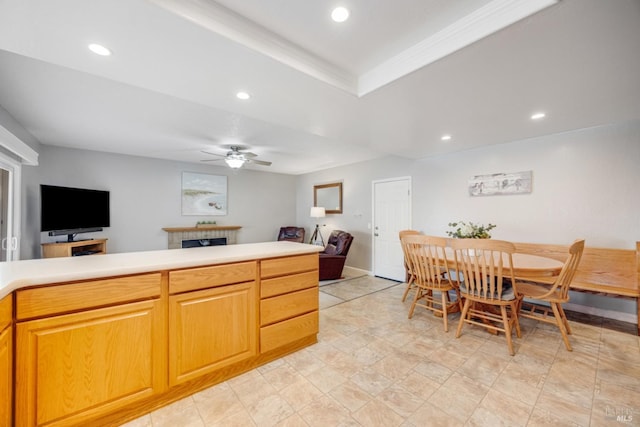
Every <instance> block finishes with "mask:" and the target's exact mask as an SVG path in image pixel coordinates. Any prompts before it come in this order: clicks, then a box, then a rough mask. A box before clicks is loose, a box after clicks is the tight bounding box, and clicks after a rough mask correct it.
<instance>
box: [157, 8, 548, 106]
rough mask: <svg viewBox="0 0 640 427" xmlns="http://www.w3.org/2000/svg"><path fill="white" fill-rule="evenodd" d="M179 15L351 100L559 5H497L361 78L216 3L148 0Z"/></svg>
mask: <svg viewBox="0 0 640 427" xmlns="http://www.w3.org/2000/svg"><path fill="white" fill-rule="evenodd" d="M149 1H150V2H151V3H154V4H156V5H158V6H160V7H162V8H164V9H166V10H168V11H169V12H171V13H174V14H175V15H178V16H181V17H183V18H185V19H187V20H189V21H191V22H193V23H195V24H197V25H200V26H201V27H203V28H206V29H208V30H210V31H213V32H215V33H217V34H219V35H221V36H223V37H225V38H227V39H229V40H232V41H234V42H236V43H239V44H241V45H243V46H245V47H248V48H250V49H252V50H254V51H256V52H259V53H261V54H263V55H266V56H269V57H271V58H273V59H275V60H276V61H279V62H280V63H282V64H285V65H287V66H289V67H291V68H294V69H296V70H298V71H300V72H303V73H305V74H307V75H309V76H311V77H314V78H316V79H318V80H320V81H323V82H325V83H327V84H330V85H332V86H334V87H336V88H338V89H341V90H344V91H346V92H348V93H350V94H353V95H356V96H358V97H362V96H364V95H366V94H368V93H371V92H373V91H375V90H376V89H379V88H381V87H382V86H385V85H387V84H389V83H391V82H393V81H395V80H397V79H399V78H401V77H403V76H406V75H407V74H409V73H412V72H414V71H416V70H418V69H420V68H422V67H424V66H426V65H429V64H431V63H433V62H435V61H437V60H439V59H442V58H444V57H445V56H447V55H450V54H452V53H454V52H456V51H458V50H460V49H462V48H464V47H466V46H469V45H470V44H472V43H474V42H476V41H478V40H480V39H482V38H484V37H487V36H488V35H490V34H493V33H495V32H497V31H499V30H501V29H503V28H505V27H508V26H509V25H511V24H513V23H515V22H517V21H519V20H521V19H523V18H526V17H527V16H530V15H532V14H534V13H536V12H539V11H540V10H542V9H545V8H547V7H549V6H551V5H553V4H556V3H557V2H558V1H560V0H494V1H492V2H490V3H488V4H486V5H485V6H483V7H481V8H479V9H477V10H475V11H474V12H473V13H471V14H469V15H467V16H465V17H464V18H462V19H460V20H458V21H456V22H455V23H453V24H451V25H449V26H448V27H446V28H444V29H442V30H441V31H439V32H437V33H436V34H434V35H432V36H430V37H428V38H426V39H424V40H422V41H421V42H419V43H417V44H415V45H414V46H412V47H410V48H409V49H406V50H405V51H403V52H401V53H399V54H397V55H395V56H393V57H391V58H389V59H388V60H386V61H384V62H382V63H381V64H379V65H377V66H376V67H374V68H372V69H371V70H369V71H367V72H365V73H363V74H362V75H360V76H354V75H352V74H351V73H349V72H347V71H346V70H344V69H342V68H340V67H338V66H336V65H334V64H332V63H330V62H328V61H326V60H324V59H322V58H320V57H318V56H316V55H314V54H312V53H311V52H309V51H308V50H306V49H304V48H302V47H300V46H298V45H296V44H295V43H293V42H291V41H289V40H287V39H285V38H283V37H281V36H279V35H278V34H276V33H274V32H272V31H270V30H268V29H267V28H265V27H263V26H261V25H259V24H257V23H256V22H254V21H251V20H249V19H247V18H245V17H244V16H242V15H240V14H238V13H236V12H234V11H232V10H230V9H228V8H226V7H224V6H222V5H220V4H219V3H216V2H215V1H213V0H149Z"/></svg>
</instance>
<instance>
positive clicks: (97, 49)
mask: <svg viewBox="0 0 640 427" xmlns="http://www.w3.org/2000/svg"><path fill="white" fill-rule="evenodd" d="M89 50H90V51H91V52H93V53H95V54H96V55H100V56H109V55H111V51H110V50H109V49H107V48H106V47H104V46H102V45H101V44H97V43H91V44H90V45H89Z"/></svg>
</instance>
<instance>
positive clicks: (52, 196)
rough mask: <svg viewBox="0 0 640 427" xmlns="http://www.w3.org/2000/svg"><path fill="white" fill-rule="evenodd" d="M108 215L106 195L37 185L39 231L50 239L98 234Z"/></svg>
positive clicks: (102, 192) (78, 189) (94, 191)
mask: <svg viewBox="0 0 640 427" xmlns="http://www.w3.org/2000/svg"><path fill="white" fill-rule="evenodd" d="M109 213H110V211H109V192H108V191H103V190H88V189H84V188H71V187H58V186H54V185H40V229H41V231H49V232H50V233H49V234H50V235H56V234H71V233H82V232H87V231H99V230H91V229H95V228H101V227H109ZM83 229H85V230H84V231H83ZM56 231H61V232H60V233H55V232H56Z"/></svg>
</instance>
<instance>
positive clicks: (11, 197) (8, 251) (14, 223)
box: [0, 154, 21, 261]
mask: <svg viewBox="0 0 640 427" xmlns="http://www.w3.org/2000/svg"><path fill="white" fill-rule="evenodd" d="M20 172H21V170H20V164H19V163H17V162H15V161H14V160H12V159H11V158H9V157H7V156H4V155H2V154H0V261H13V260H17V259H19V253H20V252H19V246H18V245H19V240H18V235H19V228H20V221H19V209H20V204H19V197H18V195H19V192H20V187H19V185H20Z"/></svg>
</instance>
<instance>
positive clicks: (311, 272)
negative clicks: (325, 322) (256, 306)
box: [260, 254, 319, 353]
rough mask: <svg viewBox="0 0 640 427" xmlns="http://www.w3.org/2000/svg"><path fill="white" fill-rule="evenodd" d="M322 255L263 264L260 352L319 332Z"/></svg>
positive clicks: (280, 259) (261, 266) (268, 261)
mask: <svg viewBox="0 0 640 427" xmlns="http://www.w3.org/2000/svg"><path fill="white" fill-rule="evenodd" d="M318 262H319V261H318V255H317V254H311V255H302V256H296V257H287V258H275V259H269V260H264V261H262V262H261V264H260V277H261V286H260V288H261V289H260V352H261V353H266V352H268V351H272V350H275V349H277V348H279V347H283V346H286V345H287V344H290V343H293V342H296V341H298V340H301V339H304V338H307V337H310V336H315V335H316V334H317V333H318V325H319V321H318V300H319V297H318Z"/></svg>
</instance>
